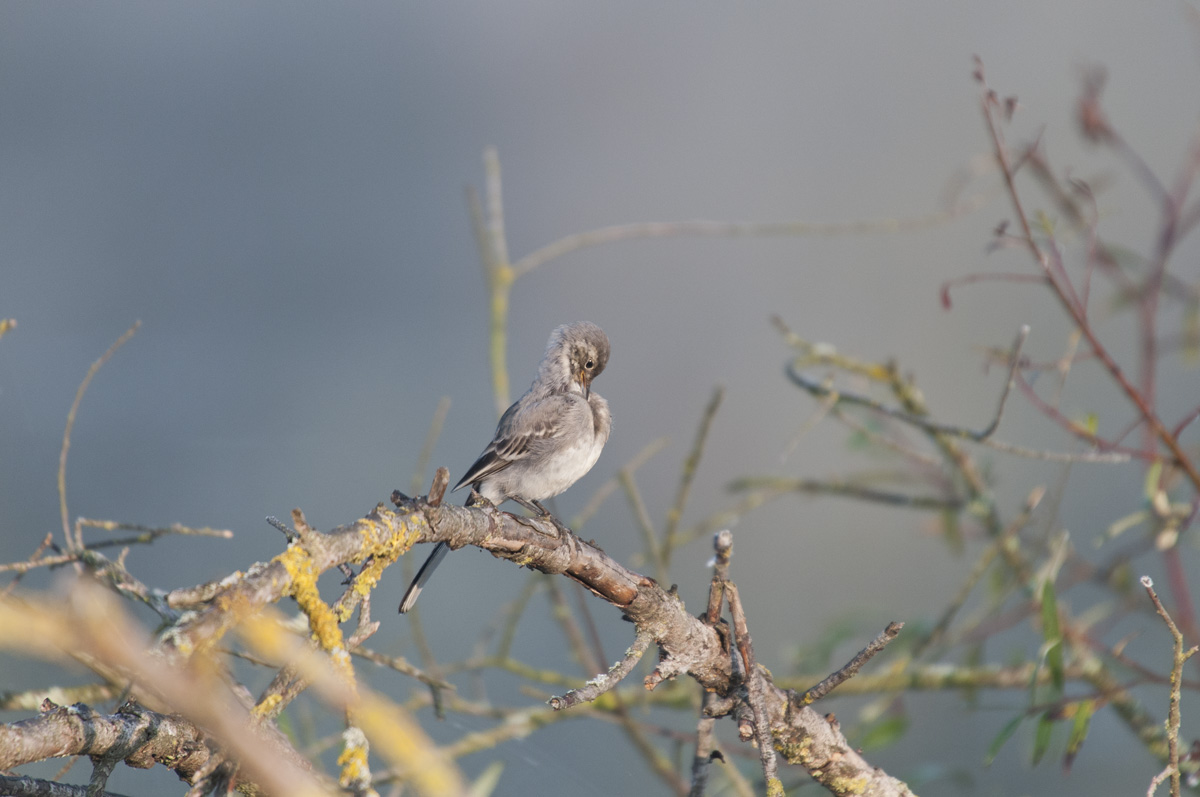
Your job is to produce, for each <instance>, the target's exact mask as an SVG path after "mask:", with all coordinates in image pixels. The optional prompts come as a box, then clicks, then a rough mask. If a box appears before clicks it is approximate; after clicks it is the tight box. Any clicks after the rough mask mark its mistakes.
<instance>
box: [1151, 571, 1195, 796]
mask: <svg viewBox="0 0 1200 797" xmlns="http://www.w3.org/2000/svg"><path fill="white" fill-rule="evenodd" d="M1142 586H1143V587H1145V589H1146V593H1147V594H1148V595H1149V596H1150V600H1151V601H1153V602H1154V609H1155V610H1156V611H1157V612H1158V616H1159V617H1161V618H1162V619H1163V622H1164V623H1166V625H1167V628H1168V629H1169V630H1170V632H1171V639H1172V640H1173V641H1174V655H1173V657H1172V666H1171V697H1170V702H1169V704H1168V709H1167V770H1165V771H1169V773H1170V778H1171V797H1179V789H1180V777H1179V724H1180V712H1179V701H1180V689H1181V681H1182V679H1183V665H1184V662H1186V661H1187V660H1188V659H1190V658H1191V657H1192V655H1193V654H1195V652H1196V651H1197V650H1198V649H1200V646H1196V645H1193V646H1192V647H1191V648H1190V649H1188V650H1186V651H1185V650H1184V649H1183V634H1182V633H1180V631H1179V628H1178V626H1176V625H1175V621H1174V620H1172V619H1171V615H1170V614H1168V613H1167V610H1166V608H1165V607H1164V606H1163V605H1162V601H1160V600H1159V599H1158V594H1157V593H1156V592H1155V591H1154V582H1153V581H1152V580H1151V579H1150V576H1142ZM1161 778H1162V776H1161V775H1159V776H1158V777H1156V778H1155V782H1153V783H1151V785H1150V791H1149V792H1147V794H1151V795H1152V794H1154V789H1155V788H1157V786H1158V783H1161V782H1162V779H1161Z"/></svg>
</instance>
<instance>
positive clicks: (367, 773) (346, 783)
mask: <svg viewBox="0 0 1200 797" xmlns="http://www.w3.org/2000/svg"><path fill="white" fill-rule="evenodd" d="M369 752H370V747H369V745H368V744H367V737H366V736H365V735H364V734H363V732H362V731H361V730H360V729H358V728H356V727H350V728H347V729H346V730H345V731H344V732H343V733H342V754H341V755H339V756H338V766H340V767H341V768H342V771H341V774H339V775H338V785H339V786H341V787H342V788H343V789H363V788H366V787H367V786H369V785H370V783H371V767H370V765H369V763H368V761H367V754H368V753H369Z"/></svg>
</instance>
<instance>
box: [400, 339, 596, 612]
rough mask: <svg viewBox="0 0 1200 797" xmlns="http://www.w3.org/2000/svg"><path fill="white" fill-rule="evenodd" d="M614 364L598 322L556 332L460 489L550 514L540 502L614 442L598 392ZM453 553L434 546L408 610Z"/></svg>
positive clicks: (407, 596)
mask: <svg viewBox="0 0 1200 797" xmlns="http://www.w3.org/2000/svg"><path fill="white" fill-rule="evenodd" d="M607 364H608V336H607V335H605V334H604V330H602V329H600V327H598V326H596V325H595V324H592V323H589V322H587V321H580V322H577V323H574V324H564V325H563V326H561V327H558V328H557V329H555V330H554V331H553V332H551V333H550V342H549V343H547V344H546V354H545V356H543V357H542V362H541V365H539V366H538V373H537V379H535V380H533V384H532V385H530V386H529V390H527V391H525V395H523V396H521V398H519V399H517V401H516V403H515V404H513V405H512V406H511V407H509V408H508V410H507V411H506V412H505V413H504V415H503V416H501V418H500V423H499V424H497V425H496V434H495V436H494V437H493V438H492V442H490V443H488V446H487V448H485V449H484V450H483V453H482V454H480V455H479V459H477V460H475V464H474V465H472V466H471V467H470V468H469V469H468V470H467V473H466V475H465V476H463V477H462V478H461V479H460V480H459V482H458V484H456V485H454V489H455V490H458V489H460V488H462V487H465V486H466V485H468V484H469V485H471V487H472V488H473V489H474V490H475V491H476V492H478V493H479V494H480V495H482V496H483V497H484V498H486V499H487V500H489V501H491V502H492V503H493V504H496V505H499V504H501V503H503V502H504V501H505V500H506V499H511V500H513V501H516V502H517V503H518V504H520V505H521V506H523V507H525V508H526V509H528V510H530V511H532V512H537V513H538V514H540V515H543V516H545V515H549V514H550V513H549V512H547V511H546V508H545V507H544V506H542V505H541V504H540V503H538V502H539V501H543V500H545V499H547V498H553V497H554V496H556V495H558V494H559V493H561V492H563V491H564V490H566V489H567V488H568V487H570V486H571V485H572V484H574V483H575V482H577V481H579V479H581V478H582V477H583V475H584V474H585V473H587V472H588V471H589V470H591V469H592V466H593V465H595V464H596V460H597V459H599V457H600V451H601V449H603V448H604V444H605V443H606V442H608V433H609V432H610V431H611V430H612V415H611V414H610V413H609V411H608V402H607V401H605V400H604V399H602V398H601V397H600V396H599V395H598V394H596V393H593V392H591V386H592V380H593V379H595V378H596V377H597V376H599V375H600V372H601V371H603V370H604V366H605V365H607ZM451 492H453V490H452V491H451ZM449 550H450V548H449V546H448V545H446V543H444V542H439V543H438V544H437V546H436V547H434V549H433V553H431V554H429V558H428V559H426V560H425V564H423V565H421V569H420V570H419V571H418V572H417V575H416V577H415V578H414V579H413V581H412V583H411V584H409V585H408V590H407V591H406V592H405V593H404V600H402V601H401V602H400V611H401V612H402V613H403V612H407V611H408V610H409V609H411V608H412V607H413V605H414V604H415V603H416V602H417V596H419V595H420V594H421V590H422V588H424V586H425V582H426V581H428V580H429V577H430V576H432V575H433V571H434V570H435V569H437V566H438V564H440V563H441V561H442V558H443V557H444V556H445V555H446V552H447V551H449Z"/></svg>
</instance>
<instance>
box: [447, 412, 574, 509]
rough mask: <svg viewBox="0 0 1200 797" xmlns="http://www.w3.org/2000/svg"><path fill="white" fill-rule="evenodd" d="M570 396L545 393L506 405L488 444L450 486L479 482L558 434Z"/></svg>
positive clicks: (462, 485)
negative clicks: (529, 399) (533, 398)
mask: <svg viewBox="0 0 1200 797" xmlns="http://www.w3.org/2000/svg"><path fill="white" fill-rule="evenodd" d="M571 399H572V397H569V396H562V395H557V396H548V397H546V398H543V399H541V400H540V401H537V402H531V403H528V404H524V405H523V404H522V403H521V402H520V401H518V402H517V403H516V404H513V405H512V406H511V407H509V408H508V411H507V412H505V413H504V416H503V417H502V418H501V419H500V423H499V424H497V426H496V436H495V437H494V438H493V439H492V442H490V443H488V447H487V448H485V449H484V450H483V453H482V454H480V455H479V459H477V460H475V464H473V465H472V466H471V467H469V468H467V472H466V474H465V475H464V476H463V477H462V478H461V479H459V480H458V484H456V485H454V489H455V490H457V489H459V488H460V487H465V486H466V485H468V484H475V483H476V482H480V481H483V480H484V479H486V478H487V477H488V476H491V475H492V474H494V473H497V472H498V471H501V470H504V469H505V468H507V467H508V466H509V465H511V464H513V463H514V462H520V461H521V460H523V459H525V458H526V457H528V456H529V455H530V454H532V453H534V452H535V451H537V450H538V449H539V448H540V447H541V446H542V444H543V443H545V442H546V441H547V440H552V439H554V438H555V437H557V436H558V435H559V434H561V432H562V429H563V421H564V419H565V418H566V417H567V413H566V410H567V405H569V404H570V403H571Z"/></svg>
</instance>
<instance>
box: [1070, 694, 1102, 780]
mask: <svg viewBox="0 0 1200 797" xmlns="http://www.w3.org/2000/svg"><path fill="white" fill-rule="evenodd" d="M1095 710H1096V701H1095V700H1081V701H1080V702H1079V703H1076V704H1075V720H1074V721H1073V722H1072V723H1071V733H1070V735H1069V736H1067V752H1066V755H1064V756H1063V770H1064V771H1066V772H1070V771H1071V764H1073V763H1074V762H1075V756H1076V755H1077V754H1078V753H1079V748H1080V747H1083V740H1084V739H1086V738H1087V734H1088V726H1089V725H1090V724H1091V722H1092V712H1093V711H1095Z"/></svg>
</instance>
